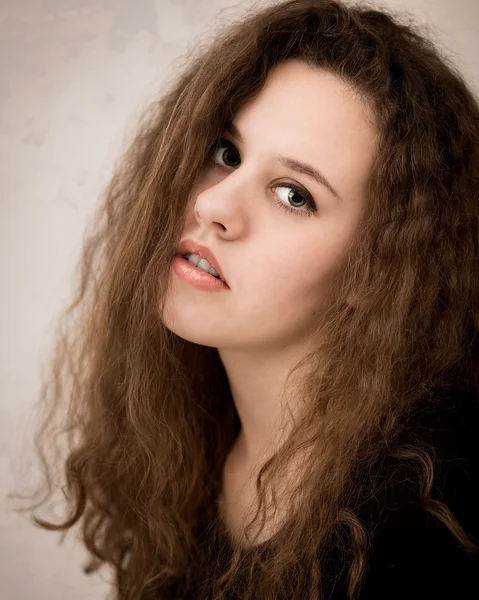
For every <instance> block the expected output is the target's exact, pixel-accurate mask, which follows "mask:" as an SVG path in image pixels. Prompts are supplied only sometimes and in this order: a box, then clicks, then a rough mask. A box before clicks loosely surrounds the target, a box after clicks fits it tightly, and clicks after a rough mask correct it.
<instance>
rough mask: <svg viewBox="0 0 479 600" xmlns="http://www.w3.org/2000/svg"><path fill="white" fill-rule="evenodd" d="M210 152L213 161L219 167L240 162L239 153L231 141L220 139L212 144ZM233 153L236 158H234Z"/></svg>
mask: <svg viewBox="0 0 479 600" xmlns="http://www.w3.org/2000/svg"><path fill="white" fill-rule="evenodd" d="M211 153H212V159H213V162H215V163H216V164H218V165H219V166H220V167H237V166H238V165H239V163H240V162H241V161H240V160H239V154H238V151H237V150H236V148H235V147H234V146H233V144H232V143H231V142H229V141H228V140H225V139H223V138H221V139H220V141H219V142H218V144H216V145H215V146H213V148H212V150H211ZM235 155H236V156H237V157H238V158H235ZM225 163H227V164H225Z"/></svg>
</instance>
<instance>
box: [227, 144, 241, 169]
mask: <svg viewBox="0 0 479 600" xmlns="http://www.w3.org/2000/svg"><path fill="white" fill-rule="evenodd" d="M231 152H232V154H233V156H234V151H232V150H231V148H228V149H227V150H225V151H224V152H223V160H224V161H225V162H228V161H229V158H226V159H225V158H224V157H225V156H226V157H228V154H229V153H231ZM229 162H230V164H231V163H234V162H235V160H234V158H233V159H232V160H231V161H229ZM238 163H239V161H238V160H236V163H235V164H232V165H231V166H232V167H236V166H237V165H238Z"/></svg>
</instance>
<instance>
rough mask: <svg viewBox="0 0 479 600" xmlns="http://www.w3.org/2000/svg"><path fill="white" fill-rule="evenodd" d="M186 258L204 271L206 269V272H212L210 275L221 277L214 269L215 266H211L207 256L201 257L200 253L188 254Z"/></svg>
mask: <svg viewBox="0 0 479 600" xmlns="http://www.w3.org/2000/svg"><path fill="white" fill-rule="evenodd" d="M185 258H186V260H188V261H189V262H190V263H192V264H193V265H195V267H198V268H199V269H201V270H202V271H205V272H206V273H210V275H213V276H214V277H218V278H219V279H221V277H220V275H219V273H217V272H216V271H215V270H214V269H213V267H210V263H209V262H208V261H207V260H206V258H201V256H199V255H198V254H187V255H186V257H185Z"/></svg>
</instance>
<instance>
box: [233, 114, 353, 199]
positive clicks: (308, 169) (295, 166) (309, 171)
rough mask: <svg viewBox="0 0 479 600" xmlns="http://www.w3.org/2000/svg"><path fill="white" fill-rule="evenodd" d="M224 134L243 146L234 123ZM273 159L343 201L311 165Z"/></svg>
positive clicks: (278, 156)
mask: <svg viewBox="0 0 479 600" xmlns="http://www.w3.org/2000/svg"><path fill="white" fill-rule="evenodd" d="M225 132H226V133H229V134H230V135H231V136H233V137H234V138H236V139H237V140H238V141H239V142H241V143H242V144H244V139H243V136H242V135H241V133H240V132H239V129H238V128H237V127H236V125H235V124H234V123H229V125H228V127H227V128H226V129H225ZM274 158H275V159H276V160H277V161H278V162H279V163H281V164H282V165H283V166H285V167H287V168H288V169H291V170H293V171H296V172H297V173H301V174H302V175H306V177H309V178H310V179H312V180H313V181H316V183H319V184H320V185H323V186H324V187H326V188H327V189H328V190H329V191H330V192H331V193H332V194H333V196H334V197H335V198H336V199H337V200H339V201H340V202H342V201H343V199H342V198H341V196H340V195H339V194H338V192H337V191H336V189H335V188H334V187H333V185H332V184H331V183H330V182H329V181H328V180H327V179H326V177H325V176H324V175H323V174H322V173H321V171H318V169H315V168H314V167H312V166H311V165H308V164H307V163H304V162H301V161H299V160H296V159H295V158H290V157H287V156H281V155H275V157H274Z"/></svg>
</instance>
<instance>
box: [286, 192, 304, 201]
mask: <svg viewBox="0 0 479 600" xmlns="http://www.w3.org/2000/svg"><path fill="white" fill-rule="evenodd" d="M297 193H298V192H297V191H296V190H291V191H290V192H289V200H290V201H291V202H293V203H295V202H296V203H298V202H299V204H301V203H302V202H304V199H303V198H302V196H301V194H299V196H300V198H301V199H300V200H294V199H293V198H292V197H291V196H292V195H293V194H297Z"/></svg>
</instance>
